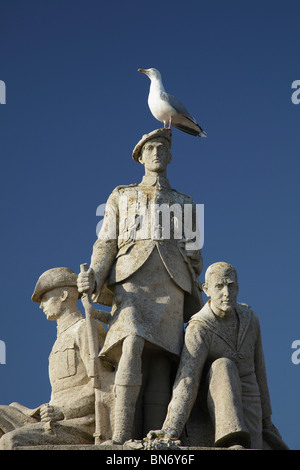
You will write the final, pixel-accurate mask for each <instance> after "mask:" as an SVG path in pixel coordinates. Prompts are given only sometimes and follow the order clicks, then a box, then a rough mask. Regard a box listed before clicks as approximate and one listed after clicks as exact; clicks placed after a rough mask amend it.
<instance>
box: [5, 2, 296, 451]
mask: <svg viewBox="0 0 300 470" xmlns="http://www.w3.org/2000/svg"><path fill="white" fill-rule="evenodd" d="M299 14H300V5H299V2H297V1H293V0H287V1H286V2H279V1H272V2H271V1H268V0H260V1H257V0H254V1H251V2H248V1H247V2H246V1H243V2H241V1H232V0H228V1H227V2H223V1H217V0H211V1H210V2H206V1H202V0H197V1H194V0H187V1H186V2H179V1H177V0H174V1H172V2H161V1H160V2H159V1H156V0H153V1H151V2H145V1H130V0H128V1H127V2H124V1H116V0H111V1H110V2H107V4H105V3H104V2H100V1H95V0H89V1H86V0H85V1H83V0H74V1H66V0H59V1H58V0H54V1H52V2H48V1H44V0H39V1H34V0H27V1H26V2H24V1H20V0H19V1H18V0H11V1H7V0H6V1H5V0H3V1H2V2H1V6H0V44H1V47H0V64H1V67H0V80H3V81H4V82H5V84H6V104H5V105H2V106H1V107H0V123H1V124H0V149H1V221H2V224H1V227H2V230H1V240H2V243H1V259H2V261H3V263H2V269H1V294H2V295H1V316H0V340H2V341H4V342H5V345H6V354H7V357H6V364H0V383H1V389H0V403H1V404H8V403H10V402H12V401H18V402H20V403H22V404H24V405H26V406H29V407H30V406H32V407H35V406H37V405H39V404H41V403H44V402H47V401H48V400H49V396H50V386H49V380H48V371H47V366H48V355H49V353H50V350H51V346H52V344H53V342H54V339H55V336H56V327H55V324H54V323H50V322H47V321H46V319H45V317H44V314H43V313H42V311H41V310H39V308H38V304H35V303H33V302H32V301H31V295H32V292H33V289H34V286H35V283H36V281H37V279H38V277H39V276H40V274H42V273H43V272H44V271H45V270H47V269H50V268H52V267H57V266H68V267H70V268H72V269H73V270H74V271H76V272H79V266H80V264H81V263H83V262H89V260H90V256H91V252H92V245H93V243H94V241H95V238H96V226H97V223H98V222H99V220H100V219H99V217H97V216H96V209H97V207H98V206H99V205H100V204H103V203H105V201H106V199H107V197H108V196H109V194H110V193H111V191H112V190H113V189H114V187H116V186H118V185H120V184H130V183H137V182H139V181H140V180H141V178H142V176H143V167H142V166H141V165H139V164H137V163H135V162H134V161H133V160H132V158H131V154H132V150H133V148H134V146H135V144H136V143H137V142H138V140H139V139H140V138H141V137H142V135H143V134H145V133H148V132H150V131H152V130H154V129H156V128H159V127H161V125H160V123H159V122H158V121H156V120H155V119H154V118H153V117H152V115H151V113H150V111H149V109H148V105H147V96H148V90H149V84H150V82H149V79H148V78H147V77H146V76H144V75H142V74H139V73H138V72H137V69H138V68H139V67H143V68H148V67H156V68H157V69H159V70H160V72H161V74H162V77H163V82H164V85H165V88H166V90H167V91H168V92H170V93H172V94H174V95H176V96H177V97H178V98H179V99H180V100H181V101H183V102H184V103H185V105H186V106H187V107H188V109H189V110H190V111H191V113H192V114H193V115H195V117H196V118H197V120H198V122H199V124H200V125H201V126H202V127H203V128H204V129H205V130H206V131H207V133H208V138H207V139H198V138H195V137H193V136H190V135H187V134H184V133H182V132H180V131H178V130H177V129H174V130H173V149H172V154H173V161H172V164H171V165H170V167H169V169H168V176H169V180H170V183H171V185H172V186H173V187H174V188H176V189H178V190H179V191H182V192H184V193H187V194H189V195H190V196H192V198H193V199H194V201H195V202H196V203H198V204H204V205H205V242H204V247H203V259H204V271H205V269H206V268H207V267H208V266H209V265H210V264H211V263H213V262H215V261H220V260H224V261H228V262H230V263H232V264H233V265H234V266H235V267H236V268H237V271H238V274H239V281H240V293H239V300H240V301H241V302H246V303H248V304H249V305H251V306H252V308H253V309H254V310H255V311H256V313H257V314H258V315H259V318H260V322H261V328H262V335H263V345H264V351H265V357H266V365H267V374H268V380H269V388H270V394H271V401H272V407H273V421H274V423H275V425H276V426H277V427H278V429H279V430H280V432H281V434H282V436H283V438H284V439H285V441H286V442H287V444H288V445H289V446H290V447H291V448H292V449H300V436H299V430H298V429H299V428H298V423H299V414H300V413H299V408H300V404H299V388H300V387H299V385H300V380H299V376H300V364H299V365H296V364H293V363H292V360H291V356H292V353H293V350H292V349H291V344H292V342H293V341H294V340H300V314H299V297H298V293H299V281H300V277H299V272H300V271H299V266H300V250H299V239H300V223H299V176H300V175H299V170H300V163H299V136H300V133H299V122H300V105H295V104H293V103H292V101H291V96H292V92H293V90H292V88H291V85H292V82H293V81H294V80H300V66H299V40H300V30H299ZM204 271H203V274H202V275H201V277H200V279H201V280H202V281H203V280H204V279H203V275H204ZM79 307H80V305H79ZM80 308H81V307H80ZM299 357H300V355H299Z"/></svg>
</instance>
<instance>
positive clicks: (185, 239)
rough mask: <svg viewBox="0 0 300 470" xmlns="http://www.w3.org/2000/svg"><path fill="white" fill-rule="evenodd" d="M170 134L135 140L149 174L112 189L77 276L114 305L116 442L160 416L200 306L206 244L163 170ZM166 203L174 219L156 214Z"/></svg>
mask: <svg viewBox="0 0 300 470" xmlns="http://www.w3.org/2000/svg"><path fill="white" fill-rule="evenodd" d="M171 137H172V134H171V130H170V129H158V130H155V131H153V132H151V133H150V134H146V135H144V136H143V138H142V139H141V141H140V142H139V143H138V144H137V145H136V147H135V149H134V151H133V159H134V160H135V161H136V162H139V163H141V164H142V165H144V167H145V176H144V177H143V180H142V182H141V183H140V184H133V185H130V186H118V187H117V188H116V189H115V190H114V191H113V192H112V194H111V195H110V197H109V199H108V201H107V204H106V211H105V216H104V221H103V225H102V228H101V231H100V233H99V237H98V239H97V241H96V242H95V244H94V248H93V254H92V258H91V264H90V269H89V270H88V271H87V273H80V274H79V275H78V289H79V291H80V292H87V291H89V290H92V292H93V297H92V298H93V301H94V302H98V303H100V304H103V305H112V311H111V317H110V319H109V320H108V325H109V328H108V332H107V335H106V339H105V342H104V346H103V348H102V351H101V354H100V356H101V357H103V358H105V359H106V360H107V361H110V362H111V363H112V364H114V366H115V367H116V374H115V382H114V390H115V395H116V398H115V408H114V412H115V419H114V426H113V427H114V432H113V436H112V442H113V443H115V444H122V443H124V442H125V441H126V440H128V439H131V438H132V437H134V438H136V436H141V437H142V436H143V435H145V432H148V431H149V430H150V429H153V428H154V427H153V426H154V425H155V423H156V425H158V423H160V424H159V426H161V424H162V423H163V419H164V417H165V415H166V410H167V405H168V403H169V401H170V397H171V388H172V379H171V373H172V367H173V364H176V366H177V362H176V361H177V360H178V359H179V357H180V353H181V349H182V344H183V334H184V319H185V321H187V320H188V319H189V316H190V315H191V314H192V313H195V312H196V311H198V310H199V308H201V306H202V298H201V291H200V290H199V285H198V284H197V282H198V276H199V274H200V273H201V270H202V256H201V251H200V249H199V248H197V247H195V246H194V244H193V243H191V244H190V243H189V240H190V239H191V234H192V235H193V234H194V233H195V226H194V225H195V224H193V227H192V226H189V225H190V222H191V220H193V221H194V222H195V220H194V219H195V204H194V203H193V201H192V199H191V198H190V197H188V196H186V195H185V194H182V193H179V192H178V191H176V190H174V189H172V188H171V186H170V183H169V181H168V179H167V176H166V170H167V165H168V164H169V163H170V162H171V153H170V149H171ZM153 208H154V209H153ZM162 208H163V209H164V210H169V217H168V218H167V219H168V222H169V226H168V223H165V222H164V221H161V220H159V214H158V212H159V209H162ZM186 208H187V209H189V208H191V213H192V215H193V216H192V217H190V220H188V219H189V217H188V216H187V214H188V211H187V210H185V209H186ZM152 209H153V210H152ZM176 211H177V213H175V212H176ZM170 213H172V215H170ZM183 227H184V228H185V230H183V231H182V233H180V229H181V228H183ZM174 361H175V362H174ZM138 397H139V400H138ZM140 404H141V405H140ZM134 415H135V416H136V420H135V421H134ZM134 422H135V426H136V427H135V428H134V427H133V426H134Z"/></svg>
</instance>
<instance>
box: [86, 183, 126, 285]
mask: <svg viewBox="0 0 300 470" xmlns="http://www.w3.org/2000/svg"><path fill="white" fill-rule="evenodd" d="M118 200H119V192H118V190H117V189H115V190H114V191H113V192H112V194H111V195H110V197H109V198H108V200H107V203H106V208H105V214H104V219H103V224H102V227H101V230H100V232H99V236H98V239H97V240H96V242H95V244H94V247H93V253H92V258H91V264H90V268H91V269H92V270H93V272H94V275H95V286H94V293H95V294H98V293H99V292H100V291H101V289H102V287H103V285H104V282H105V280H106V278H107V276H108V273H109V271H110V268H111V266H112V264H113V262H114V260H115V257H116V254H117V250H118V231H119V210H118Z"/></svg>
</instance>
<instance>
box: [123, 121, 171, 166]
mask: <svg viewBox="0 0 300 470" xmlns="http://www.w3.org/2000/svg"><path fill="white" fill-rule="evenodd" d="M152 139H165V140H167V142H168V143H169V146H170V147H171V145H172V131H171V129H165V128H162V129H156V130H155V131H152V132H150V133H149V134H145V135H143V137H142V138H141V140H140V141H139V142H138V143H137V144H136V146H135V147H134V149H133V153H132V158H133V160H135V161H136V162H138V161H139V156H140V153H141V150H142V148H143V145H144V144H145V143H146V142H148V140H152Z"/></svg>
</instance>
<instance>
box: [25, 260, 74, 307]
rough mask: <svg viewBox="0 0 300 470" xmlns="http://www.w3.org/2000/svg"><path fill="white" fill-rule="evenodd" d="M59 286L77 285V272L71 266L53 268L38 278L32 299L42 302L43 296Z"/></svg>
mask: <svg viewBox="0 0 300 470" xmlns="http://www.w3.org/2000/svg"><path fill="white" fill-rule="evenodd" d="M57 287H77V274H76V273H74V271H72V269H70V268H65V267H63V268H52V269H49V270H48V271H45V272H44V273H43V274H42V275H41V276H40V277H39V279H38V281H37V283H36V286H35V289H34V292H33V294H32V297H31V299H32V300H33V302H37V303H40V302H41V301H42V296H43V295H44V294H45V293H46V292H48V291H50V290H52V289H56V288H57Z"/></svg>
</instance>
